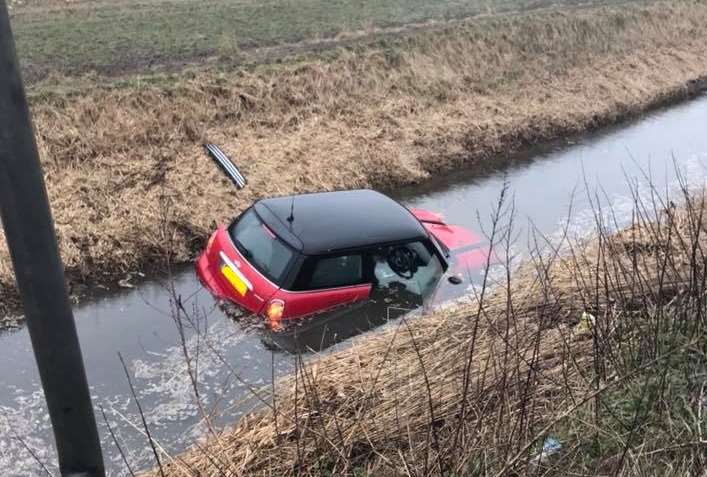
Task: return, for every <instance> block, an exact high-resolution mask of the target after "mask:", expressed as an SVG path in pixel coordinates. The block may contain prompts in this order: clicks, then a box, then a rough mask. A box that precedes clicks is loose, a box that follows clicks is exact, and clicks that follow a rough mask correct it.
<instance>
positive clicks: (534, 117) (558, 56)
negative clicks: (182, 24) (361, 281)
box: [0, 1, 707, 311]
mask: <svg viewBox="0 0 707 477" xmlns="http://www.w3.org/2000/svg"><path fill="white" fill-rule="evenodd" d="M705 20H707V4H705V2H703V1H698V2H675V3H671V2H667V3H657V4H654V5H651V6H648V7H643V6H629V7H616V8H594V9H586V10H580V11H573V12H572V13H571V14H567V13H563V12H561V11H558V12H544V13H536V14H525V15H519V16H513V17H493V18H487V19H478V20H474V21H470V22H466V23H463V24H459V25H455V26H453V27H450V28H448V29H443V30H437V31H434V32H430V33H419V34H416V35H413V36H410V37H403V38H399V39H397V40H396V42H395V44H389V45H387V47H385V48H367V49H364V50H361V51H355V52H341V53H340V54H339V55H338V56H337V57H336V58H334V59H331V60H329V61H316V60H313V61H308V62H305V63H297V64H289V65H285V66H280V67H260V68H256V69H255V70H249V71H240V72H237V73H231V74H227V75H226V74H208V73H199V74H194V75H191V76H184V77H181V78H179V79H177V80H175V79H171V80H168V79H162V80H158V79H153V80H152V81H151V82H145V81H138V80H135V81H130V82H127V83H125V84H121V85H119V86H116V87H105V88H93V89H89V90H82V91H81V92H80V93H72V92H68V93H67V92H61V90H62V88H63V89H67V88H68V86H67V85H66V83H61V84H59V85H56V86H54V87H52V88H49V87H46V86H45V87H44V88H42V89H41V90H36V91H35V92H34V93H33V97H32V110H33V114H34V118H35V126H36V129H37V134H38V140H39V147H40V150H41V153H42V156H43V163H44V167H45V171H46V178H47V187H48V190H49V195H50V198H51V200H52V205H53V211H54V217H55V220H56V224H57V229H58V234H59V241H60V247H61V251H62V254H63V258H64V261H65V263H66V265H67V276H68V278H69V280H70V282H71V284H72V286H75V285H76V284H80V283H110V282H113V281H115V280H116V279H118V278H123V277H124V276H125V274H127V273H130V272H136V271H138V270H143V271H147V270H150V269H155V268H159V267H160V266H161V264H163V263H164V261H165V258H169V259H170V260H172V261H173V262H184V261H188V260H191V259H192V258H193V257H194V255H195V253H196V252H197V251H198V250H199V248H200V247H201V246H202V245H203V243H204V239H205V237H206V236H207V235H208V233H209V232H210V231H211V230H212V228H213V227H214V225H215V224H216V223H218V222H223V221H226V220H229V219H230V218H231V217H233V216H234V215H235V214H236V213H237V212H238V211H239V210H241V209H242V208H243V207H245V206H246V205H247V204H249V203H250V202H251V201H252V200H253V199H255V198H257V197H260V196H264V195H272V194H281V193H290V192H304V191H312V190H322V189H336V188H349V187H361V186H396V185H401V184H406V183H411V182H416V181H422V180H424V179H425V178H427V177H429V176H430V174H433V173H436V172H439V171H444V170H453V169H455V168H458V167H463V166H467V165H471V164H474V163H478V162H480V161H488V160H492V159H493V158H494V157H496V156H497V155H499V154H508V153H511V152H512V151H514V150H517V149H519V148H523V147H525V146H527V145H528V144H533V143H535V142H537V141H543V140H547V139H552V138H555V137H559V136H562V135H565V134H568V133H576V132H582V131H585V130H588V129H592V128H595V127H597V126H600V125H602V124H608V123H611V122H614V121H618V120H621V119H622V118H625V117H627V116H632V115H635V114H638V113H640V112H642V111H644V110H646V109H647V108H650V107H653V106H656V105H659V104H664V103H666V102H669V101H672V100H675V99H679V98H684V97H686V96H689V95H690V94H692V93H694V92H695V91H696V90H697V89H699V87H700V85H702V84H703V83H704V81H702V83H700V82H695V80H696V79H703V78H704V75H705V73H706V72H707V58H705V56H704V54H703V53H704V46H703V45H704V39H705V38H706V37H707V21H705ZM205 139H209V140H211V141H213V142H216V143H219V144H221V145H222V147H223V148H224V150H226V151H227V152H229V153H231V154H232V155H233V157H234V158H235V159H236V161H237V163H238V164H239V165H241V166H242V169H243V171H244V172H245V174H246V176H247V177H248V178H249V180H250V185H249V186H248V188H246V189H244V190H243V191H240V192H238V193H236V192H234V190H233V188H232V187H231V186H230V185H229V184H227V183H226V181H225V180H224V179H223V178H222V177H221V175H220V174H219V173H218V172H217V171H216V169H215V167H214V166H213V164H212V163H211V162H210V161H209V160H208V159H206V158H205V157H204V155H203V153H202V151H201V148H200V146H199V144H200V143H201V142H202V141H204V140H205ZM0 296H2V302H1V303H0V306H2V307H4V311H7V310H8V309H9V308H11V307H12V306H13V300H14V299H15V297H16V293H15V292H14V285H13V279H12V273H11V270H10V265H9V258H8V254H7V250H6V248H5V244H4V241H1V242H0Z"/></svg>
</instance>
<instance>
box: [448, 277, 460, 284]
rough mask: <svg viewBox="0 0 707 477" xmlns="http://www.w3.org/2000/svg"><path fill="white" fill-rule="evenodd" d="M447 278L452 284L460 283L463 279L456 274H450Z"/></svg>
mask: <svg viewBox="0 0 707 477" xmlns="http://www.w3.org/2000/svg"><path fill="white" fill-rule="evenodd" d="M448 280H449V283H451V284H452V285H461V283H462V282H463V281H464V280H462V279H461V278H459V277H458V276H456V275H451V276H450V277H449V278H448Z"/></svg>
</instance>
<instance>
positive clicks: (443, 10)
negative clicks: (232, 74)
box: [12, 0, 580, 81]
mask: <svg viewBox="0 0 707 477" xmlns="http://www.w3.org/2000/svg"><path fill="white" fill-rule="evenodd" d="M577 3H580V2H579V1H577V0H562V1H561V2H560V4H564V5H572V4H577ZM556 4H557V2H554V1H552V0H466V1H459V0H438V1H429V0H236V1H233V0H206V1H200V0H152V1H149V0H148V1H145V0H118V1H114V2H111V1H105V0H95V1H92V0H78V1H69V0H67V1H52V0H44V1H42V0H37V1H32V0H25V2H22V1H15V2H12V5H13V8H12V13H13V18H12V24H13V28H14V31H15V35H16V41H17V44H18V51H19V54H20V56H21V58H22V63H23V65H24V69H25V72H26V77H27V78H28V79H29V80H31V81H35V80H37V79H41V78H44V77H46V76H47V75H50V74H57V73H59V74H64V75H67V74H76V73H83V72H87V71H96V72H98V73H103V74H121V73H144V72H149V71H154V70H163V71H164V70H168V71H171V70H179V69H181V68H182V67H183V66H184V65H185V64H190V63H197V64H198V63H211V64H213V63H218V64H219V65H220V66H224V65H226V64H230V65H233V64H240V63H254V62H255V63H257V62H261V61H263V60H274V59H281V58H282V57H284V56H286V55H288V54H291V53H293V52H308V51H312V50H320V49H322V48H330V47H332V46H336V45H337V44H339V43H341V42H342V41H344V40H345V39H346V38H347V37H350V36H352V35H353V36H358V37H359V38H360V37H361V36H363V37H367V36H370V35H371V34H374V33H378V34H380V33H385V31H386V30H389V29H395V28H397V27H401V26H408V28H409V25H411V24H416V23H430V22H445V21H448V20H451V19H459V18H463V17H469V16H472V15H478V14H487V13H490V12H509V11H514V10H523V9H535V8H540V7H544V6H550V5H556ZM356 32H359V34H358V35H356ZM325 39H328V40H330V41H328V42H322V41H321V40H325ZM331 40H334V41H333V42H332V41H331ZM283 44H284V45H289V46H287V47H284V48H276V49H274V50H273V51H267V50H262V48H261V47H273V46H278V45H279V46H281V45H283ZM259 48H261V49H259ZM273 57H274V58H273Z"/></svg>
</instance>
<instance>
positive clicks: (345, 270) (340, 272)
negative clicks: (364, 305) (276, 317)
mask: <svg viewBox="0 0 707 477" xmlns="http://www.w3.org/2000/svg"><path fill="white" fill-rule="evenodd" d="M370 292H371V282H370V280H368V279H367V273H366V270H365V264H364V255H363V253H362V252H361V251H354V252H348V253H344V254H334V255H325V256H315V257H308V258H307V259H305V261H304V264H303V265H302V269H301V271H300V273H299V276H298V277H297V279H296V280H295V283H294V285H293V290H288V291H285V290H281V291H280V293H278V295H281V298H282V299H283V300H284V301H285V303H286V313H287V316H286V317H287V318H297V317H301V316H306V315H310V314H314V313H319V312H322V311H326V310H329V309H332V308H335V307H338V306H342V305H346V304H352V303H356V302H359V301H362V300H365V299H367V298H368V297H369V295H370Z"/></svg>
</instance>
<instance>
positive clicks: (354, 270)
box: [295, 254, 364, 290]
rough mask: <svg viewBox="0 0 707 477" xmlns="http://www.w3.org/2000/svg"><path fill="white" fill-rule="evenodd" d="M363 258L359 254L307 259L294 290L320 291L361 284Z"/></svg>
mask: <svg viewBox="0 0 707 477" xmlns="http://www.w3.org/2000/svg"><path fill="white" fill-rule="evenodd" d="M363 281H364V280H363V258H362V256H361V255H360V254H352V255H338V256H332V257H310V258H308V259H307V262H306V263H305V265H304V267H303V269H302V272H301V273H300V276H299V277H298V279H297V282H296V284H295V288H296V289H297V290H321V289H326V288H337V287H344V286H351V285H358V284H360V283H363Z"/></svg>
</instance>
